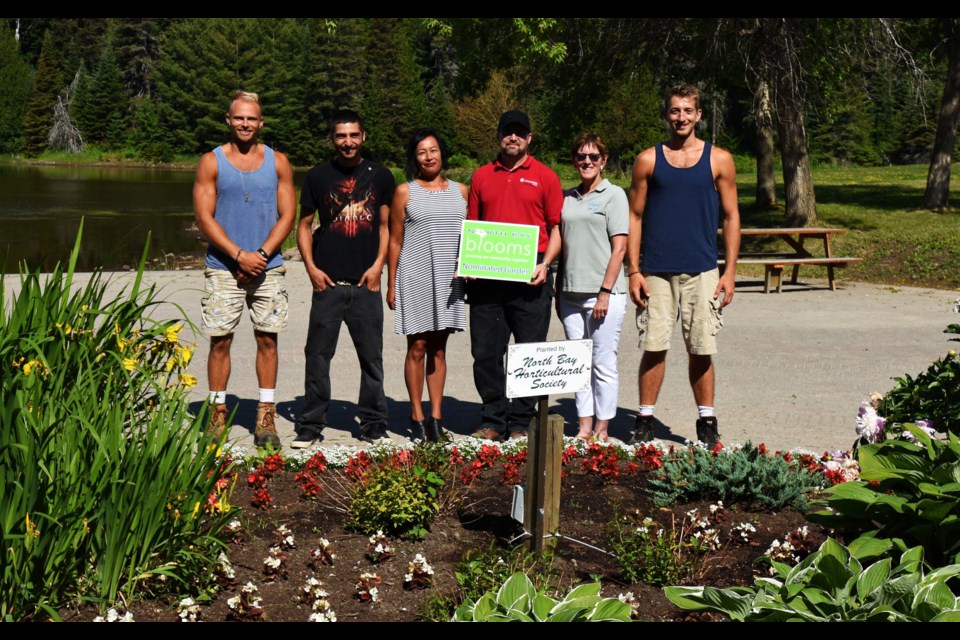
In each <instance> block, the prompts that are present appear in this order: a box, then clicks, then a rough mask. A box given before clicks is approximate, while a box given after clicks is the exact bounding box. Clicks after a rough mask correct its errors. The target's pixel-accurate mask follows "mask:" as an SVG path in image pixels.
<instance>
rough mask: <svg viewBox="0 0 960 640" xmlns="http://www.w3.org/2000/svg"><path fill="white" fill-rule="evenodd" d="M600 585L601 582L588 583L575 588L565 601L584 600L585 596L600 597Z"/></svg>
mask: <svg viewBox="0 0 960 640" xmlns="http://www.w3.org/2000/svg"><path fill="white" fill-rule="evenodd" d="M600 587H601V585H600V583H599V582H587V583H585V584H581V585H579V586H577V587H575V588H574V589H573V590H572V591H570V593H568V594H567V595H566V597H564V601H565V602H566V601H568V600H573V599H574V598H583V597H585V596H599V595H600Z"/></svg>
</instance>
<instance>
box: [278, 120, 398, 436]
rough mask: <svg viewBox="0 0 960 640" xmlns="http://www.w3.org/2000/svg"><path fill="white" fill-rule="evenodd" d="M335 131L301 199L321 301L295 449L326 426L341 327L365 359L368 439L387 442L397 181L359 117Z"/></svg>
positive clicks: (310, 334)
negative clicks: (386, 335)
mask: <svg viewBox="0 0 960 640" xmlns="http://www.w3.org/2000/svg"><path fill="white" fill-rule="evenodd" d="M330 130H331V137H332V139H333V146H334V148H335V150H336V156H334V158H333V160H331V161H328V162H324V163H322V164H318V165H317V166H315V167H314V168H312V169H310V171H309V172H307V177H306V180H305V181H304V184H303V191H302V192H301V194H300V224H299V226H298V228H297V246H299V247H300V255H301V257H302V258H303V263H304V265H305V266H306V269H307V275H309V276H310V282H311V284H312V285H313V303H312V306H311V308H310V326H309V329H308V331H307V345H306V347H305V348H304V354H305V355H306V375H305V381H304V384H305V390H304V391H305V392H304V400H303V407H302V409H301V412H300V421H299V422H300V427H299V431H298V434H297V437H296V439H295V440H294V442H293V444H292V446H293V447H294V448H306V447H309V446H310V445H311V444H313V442H315V441H316V440H318V439H319V438H320V432H321V431H322V430H323V428H324V427H325V426H326V423H327V406H328V405H329V404H330V395H331V390H330V361H331V360H332V359H333V355H334V353H335V352H336V349H337V338H338V337H339V335H340V325H341V323H346V325H347V329H348V330H349V331H350V337H351V338H352V339H353V346H354V348H355V349H356V350H357V359H358V360H359V361H360V398H359V400H358V404H359V408H360V437H361V438H362V439H364V440H367V441H370V442H372V441H374V440H377V439H380V438H386V437H387V401H386V397H385V396H384V393H383V301H382V296H381V294H380V276H381V273H382V271H383V263H384V260H385V259H386V255H387V244H388V239H389V227H388V219H389V215H390V201H391V200H392V198H393V189H394V187H395V183H394V180H393V175H392V174H391V173H390V172H389V171H388V170H387V169H385V168H384V167H382V166H381V165H379V164H376V163H374V162H371V161H369V160H365V159H364V158H363V157H362V156H361V155H360V150H361V148H362V147H363V143H364V140H365V139H366V134H365V133H364V131H363V126H362V123H361V120H360V116H359V115H358V114H357V113H356V112H354V111H351V110H349V109H343V110H340V111H337V112H336V113H334V115H333V118H331V121H330Z"/></svg>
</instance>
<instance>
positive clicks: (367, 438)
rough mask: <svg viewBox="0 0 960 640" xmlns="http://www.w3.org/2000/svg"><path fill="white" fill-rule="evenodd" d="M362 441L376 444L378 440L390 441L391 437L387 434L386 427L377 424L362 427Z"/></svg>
mask: <svg viewBox="0 0 960 640" xmlns="http://www.w3.org/2000/svg"><path fill="white" fill-rule="evenodd" d="M360 439H361V440H363V441H364V442H370V443H374V442H377V441H378V440H389V439H390V436H389V435H388V434H387V427H386V425H383V424H377V425H370V426H368V427H360Z"/></svg>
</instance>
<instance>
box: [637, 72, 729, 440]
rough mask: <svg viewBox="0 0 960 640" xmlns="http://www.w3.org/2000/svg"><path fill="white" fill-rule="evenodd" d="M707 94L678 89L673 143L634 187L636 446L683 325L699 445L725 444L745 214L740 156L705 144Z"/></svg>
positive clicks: (640, 166) (671, 104) (658, 151)
mask: <svg viewBox="0 0 960 640" xmlns="http://www.w3.org/2000/svg"><path fill="white" fill-rule="evenodd" d="M702 115H703V112H702V111H701V109H700V92H699V90H698V89H697V88H696V87H695V86H693V85H689V84H681V85H677V86H675V87H672V88H671V89H670V90H668V91H667V94H666V96H665V97H664V104H663V116H664V118H665V119H666V121H667V125H668V127H669V129H670V140H669V141H668V142H666V143H664V144H660V145H657V146H655V147H652V148H650V149H647V150H646V151H643V152H642V153H640V154H639V155H638V156H637V159H636V162H635V163H634V165H633V181H632V182H631V184H630V212H631V216H630V233H629V236H628V240H627V265H628V266H627V269H628V271H627V274H628V278H629V283H630V297H632V298H633V301H634V302H635V303H636V304H637V329H638V330H639V333H640V347H641V348H642V349H643V358H642V359H641V361H640V411H639V412H638V414H637V421H636V426H635V428H634V430H633V433H632V435H631V438H630V440H629V444H638V443H640V442H648V441H650V440H652V439H653V437H654V424H655V423H654V418H653V411H654V406H655V404H656V402H657V396H658V395H659V393H660V387H661V385H662V384H663V376H664V372H665V371H666V355H667V349H669V348H670V335H671V333H672V332H673V327H674V324H676V321H677V320H678V319H679V320H680V321H681V326H682V328H683V340H684V343H685V344H686V348H687V353H688V354H689V376H690V386H691V387H692V388H693V397H694V400H696V403H697V409H698V412H699V417H698V419H697V423H696V431H697V439H698V440H700V441H701V442H704V443H705V444H707V445H709V446H713V445H716V444H717V443H718V442H719V441H720V434H719V432H718V428H717V418H716V415H715V412H714V368H713V358H712V356H713V354H715V353H716V352H717V341H716V336H717V332H718V331H719V330H720V327H721V326H722V325H723V318H722V315H721V314H722V309H723V308H724V307H725V306H727V305H728V304H730V302H731V301H732V300H733V292H734V278H735V276H736V267H737V253H738V251H739V249H740V211H739V209H738V208H737V184H736V172H735V169H734V164H733V157H732V156H731V155H730V154H729V153H727V152H726V151H724V150H722V149H718V148H716V147H714V146H712V145H711V144H710V143H709V142H705V141H704V140H701V139H699V138H697V132H696V127H697V123H698V122H700V119H701V117H702ZM721 211H722V212H723V241H724V248H725V257H726V267H725V269H724V272H723V275H722V276H721V275H720V274H719V271H718V269H717V228H718V227H719V226H720V213H721Z"/></svg>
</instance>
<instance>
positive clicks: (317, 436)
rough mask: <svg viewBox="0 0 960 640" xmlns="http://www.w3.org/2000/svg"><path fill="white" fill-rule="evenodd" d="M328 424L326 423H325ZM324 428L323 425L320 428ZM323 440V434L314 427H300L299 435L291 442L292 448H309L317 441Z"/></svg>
mask: <svg viewBox="0 0 960 640" xmlns="http://www.w3.org/2000/svg"><path fill="white" fill-rule="evenodd" d="M324 426H326V425H324ZM320 430H321V431H322V430H323V427H321V428H320ZM322 441H323V434H322V433H321V432H320V431H317V430H316V429H314V428H312V427H303V426H301V427H300V430H299V432H298V433H297V437H296V438H294V439H293V442H291V443H290V448H291V449H309V448H310V447H311V446H313V445H314V444H316V443H317V442H322Z"/></svg>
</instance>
